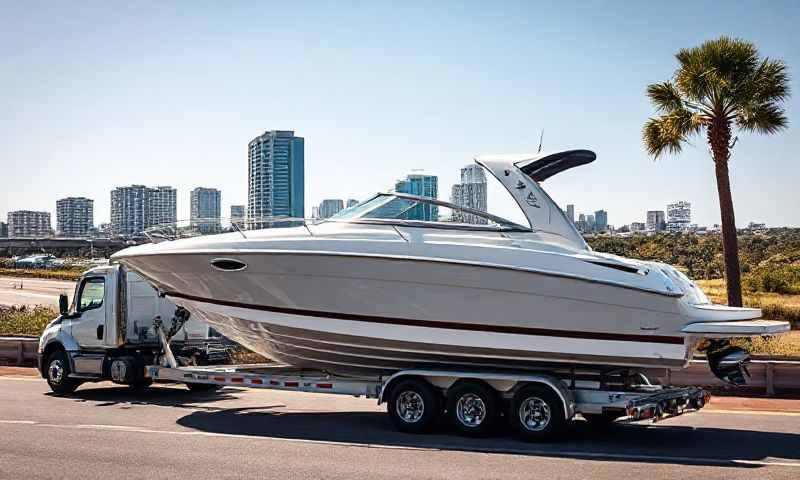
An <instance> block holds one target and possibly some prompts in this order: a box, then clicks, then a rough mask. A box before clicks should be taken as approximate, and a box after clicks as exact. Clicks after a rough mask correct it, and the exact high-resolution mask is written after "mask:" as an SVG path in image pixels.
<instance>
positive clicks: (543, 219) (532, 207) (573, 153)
mask: <svg viewBox="0 0 800 480" xmlns="http://www.w3.org/2000/svg"><path fill="white" fill-rule="evenodd" d="M595 158H597V156H596V155H595V153H594V152H592V151H591V150H564V151H559V152H553V153H541V154H535V153H528V154H514V155H479V156H477V157H475V162H476V163H478V164H479V165H481V166H483V167H484V168H486V169H487V170H489V171H490V172H491V173H492V175H494V176H495V178H497V179H498V180H499V181H500V183H502V184H503V186H504V187H505V188H506V190H508V192H509V193H510V194H511V196H512V197H514V200H515V201H516V202H517V204H518V205H519V207H520V208H521V209H522V212H523V213H524V214H525V217H526V218H527V219H528V222H530V224H531V227H532V228H533V229H534V230H539V231H544V232H548V233H552V234H554V235H558V236H560V237H562V238H564V239H566V240H567V241H568V242H569V243H571V244H572V246H573V247H574V248H576V249H579V250H590V248H589V245H588V244H587V243H586V241H585V240H584V239H583V236H582V235H581V234H580V233H579V232H578V230H576V229H575V225H573V224H572V222H571V221H570V220H569V219H568V218H567V216H566V215H565V214H564V212H563V210H561V208H560V207H559V206H558V205H557V204H556V203H555V202H554V201H553V199H552V198H550V196H549V195H548V194H547V192H545V191H544V189H543V188H542V187H541V185H540V182H543V181H544V180H546V179H548V178H550V177H552V176H553V175H556V174H558V173H561V172H563V171H565V170H568V169H570V168H574V167H577V166H580V165H586V164H587V163H591V162H593V161H594V160H595Z"/></svg>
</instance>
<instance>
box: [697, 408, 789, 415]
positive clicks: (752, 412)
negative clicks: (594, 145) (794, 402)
mask: <svg viewBox="0 0 800 480" xmlns="http://www.w3.org/2000/svg"><path fill="white" fill-rule="evenodd" d="M701 413H724V414H726V415H731V414H732V415H771V416H775V417H800V412H775V411H770V410H722V409H706V410H702V411H701Z"/></svg>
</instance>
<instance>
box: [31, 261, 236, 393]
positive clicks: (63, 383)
mask: <svg viewBox="0 0 800 480" xmlns="http://www.w3.org/2000/svg"><path fill="white" fill-rule="evenodd" d="M60 303H61V305H60V310H61V312H60V315H59V316H58V317H57V318H56V319H54V320H53V321H52V322H50V324H49V325H48V326H47V328H46V329H45V330H44V332H43V333H42V336H41V338H40V339H39V349H38V358H39V369H40V371H41V374H42V377H44V378H45V379H47V381H48V383H49V384H50V387H51V388H52V389H53V390H54V391H55V392H57V393H68V392H71V391H74V390H75V388H77V387H78V385H80V384H81V383H83V382H87V381H102V380H112V381H114V382H117V383H122V384H128V385H131V386H133V387H137V388H138V387H145V386H147V385H149V384H150V383H152V380H151V379H149V378H148V377H147V376H146V373H145V366H146V365H151V364H153V363H155V361H156V360H157V357H158V355H159V354H160V352H161V343H160V340H159V335H158V331H157V328H158V327H157V324H156V323H157V322H158V321H160V322H163V325H164V328H166V329H170V328H172V329H174V330H175V331H174V332H171V333H173V335H170V337H171V338H172V341H171V345H170V346H171V348H172V350H173V352H175V353H176V356H177V357H178V358H179V359H181V361H182V362H183V363H184V364H200V365H207V364H215V363H217V364H218V363H225V362H227V360H228V358H229V354H228V348H227V346H226V345H225V342H224V339H223V338H222V337H221V336H220V335H219V334H217V333H216V332H215V331H214V330H213V329H212V328H210V327H209V326H208V325H207V324H206V323H204V322H202V321H200V320H197V319H191V318H189V312H187V311H186V310H183V309H181V308H179V307H177V306H176V305H175V304H173V303H172V302H170V301H169V300H167V299H166V298H164V297H161V296H159V294H158V292H157V291H156V290H155V289H154V288H153V287H152V286H151V285H150V284H149V283H148V282H147V281H146V280H145V279H144V278H142V277H141V276H140V275H138V274H137V273H136V272H134V271H131V270H127V269H126V268H125V267H123V266H121V265H105V266H99V267H95V268H92V269H91V270H88V271H86V272H84V273H83V275H81V278H80V279H78V281H77V283H76V286H75V294H74V296H73V299H72V304H71V305H67V299H66V295H62V296H61V298H60Z"/></svg>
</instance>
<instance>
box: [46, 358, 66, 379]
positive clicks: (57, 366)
mask: <svg viewBox="0 0 800 480" xmlns="http://www.w3.org/2000/svg"><path fill="white" fill-rule="evenodd" d="M47 376H48V377H49V378H50V381H51V382H53V383H61V381H62V380H63V379H64V364H62V363H61V360H53V361H52V362H50V368H48V369H47Z"/></svg>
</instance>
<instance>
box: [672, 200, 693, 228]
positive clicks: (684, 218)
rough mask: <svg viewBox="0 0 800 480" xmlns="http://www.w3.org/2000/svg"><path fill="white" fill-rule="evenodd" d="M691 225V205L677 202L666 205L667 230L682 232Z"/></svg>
mask: <svg viewBox="0 0 800 480" xmlns="http://www.w3.org/2000/svg"><path fill="white" fill-rule="evenodd" d="M691 223H692V204H691V203H689V202H684V201H682V200H681V201H679V202H675V203H670V204H669V205H667V230H669V231H670V232H683V231H687V230H689V225H690V224H691Z"/></svg>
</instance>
